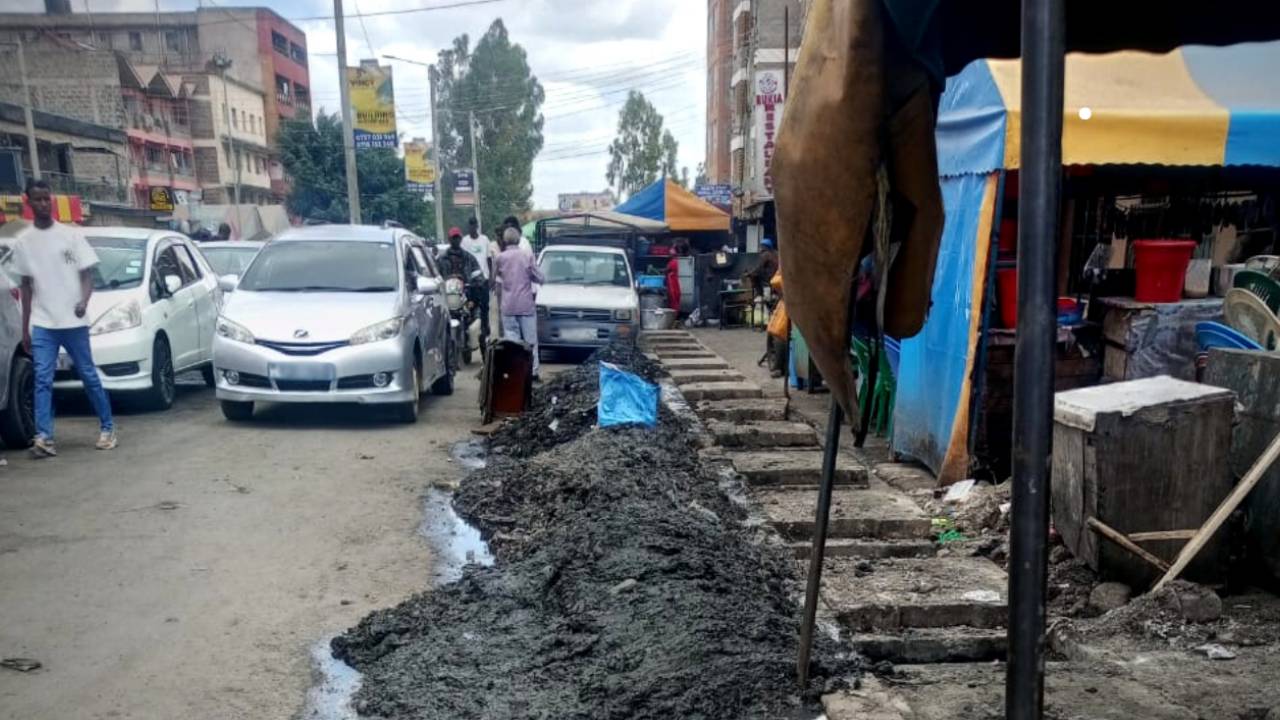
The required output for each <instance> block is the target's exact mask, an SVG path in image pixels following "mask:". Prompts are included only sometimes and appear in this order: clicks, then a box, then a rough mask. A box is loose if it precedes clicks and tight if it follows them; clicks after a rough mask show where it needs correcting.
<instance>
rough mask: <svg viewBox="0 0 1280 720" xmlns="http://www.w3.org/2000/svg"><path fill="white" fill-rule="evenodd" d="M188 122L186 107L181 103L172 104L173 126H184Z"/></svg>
mask: <svg viewBox="0 0 1280 720" xmlns="http://www.w3.org/2000/svg"><path fill="white" fill-rule="evenodd" d="M188 122H190V120H189V119H188V117H187V106H186V104H184V103H182V102H176V103H174V104H173V124H174V125H183V126H185V125H186V124H187V123H188Z"/></svg>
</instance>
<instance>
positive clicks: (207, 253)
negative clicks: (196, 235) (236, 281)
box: [200, 247, 258, 275]
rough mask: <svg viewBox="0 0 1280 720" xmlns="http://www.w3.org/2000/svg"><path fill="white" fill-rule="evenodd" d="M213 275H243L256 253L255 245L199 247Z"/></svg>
mask: <svg viewBox="0 0 1280 720" xmlns="http://www.w3.org/2000/svg"><path fill="white" fill-rule="evenodd" d="M200 250H201V252H203V253H204V257H205V259H206V260H208V261H209V265H210V266H212V267H213V272H214V274H215V275H243V274H244V271H245V269H247V268H248V267H249V263H250V262H253V258H254V257H255V256H256V255H257V254H258V248H256V247H236V248H233V247H220V248H201V249H200Z"/></svg>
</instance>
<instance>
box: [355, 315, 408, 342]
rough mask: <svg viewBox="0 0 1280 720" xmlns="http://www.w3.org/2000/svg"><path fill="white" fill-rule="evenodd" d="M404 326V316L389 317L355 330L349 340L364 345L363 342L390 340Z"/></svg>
mask: <svg viewBox="0 0 1280 720" xmlns="http://www.w3.org/2000/svg"><path fill="white" fill-rule="evenodd" d="M403 328H404V318H402V317H398V318H391V319H390V320H383V321H382V322H380V323H375V324H373V325H370V326H369V327H367V328H363V329H361V330H357V331H356V334H355V335H352V336H351V340H350V341H349V342H350V343H351V344H352V345H364V344H365V343H371V342H379V341H381V340H390V339H391V338H394V337H398V336H399V335H400V330H401V329H403Z"/></svg>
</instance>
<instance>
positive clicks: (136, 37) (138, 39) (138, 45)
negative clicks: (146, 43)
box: [129, 32, 142, 52]
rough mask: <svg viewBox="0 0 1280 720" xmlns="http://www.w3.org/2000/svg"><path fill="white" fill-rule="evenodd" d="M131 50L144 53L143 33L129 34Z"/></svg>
mask: <svg viewBox="0 0 1280 720" xmlns="http://www.w3.org/2000/svg"><path fill="white" fill-rule="evenodd" d="M129 49H130V50H132V51H134V52H142V33H140V32H131V33H129Z"/></svg>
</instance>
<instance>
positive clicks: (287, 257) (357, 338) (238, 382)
mask: <svg viewBox="0 0 1280 720" xmlns="http://www.w3.org/2000/svg"><path fill="white" fill-rule="evenodd" d="M222 282H223V289H224V290H225V291H229V292H227V294H226V299H225V301H224V303H223V307H222V314H221V316H220V317H219V318H218V322H217V325H216V333H215V337H214V341H213V365H214V374H215V377H216V382H217V396H218V399H219V400H220V401H221V403H222V412H223V414H224V415H225V416H226V417H227V419H229V420H247V419H249V418H250V417H251V416H252V415H253V409H254V404H255V403H258V402H284V403H363V404H391V405H394V406H395V407H396V411H397V414H398V416H399V418H400V419H401V420H402V421H404V422H414V421H416V420H417V418H418V407H419V399H420V396H421V393H422V392H423V391H424V390H425V389H426V388H428V387H429V388H430V389H431V390H432V391H433V392H434V393H436V394H438V395H448V394H451V393H452V392H453V372H454V368H453V364H452V363H450V362H449V358H450V351H451V348H450V347H449V338H450V333H449V311H448V306H447V304H446V298H445V295H444V285H443V281H442V279H441V278H440V275H439V272H438V271H437V269H436V266H435V261H434V260H433V259H432V258H431V253H430V252H429V251H428V250H427V247H426V245H425V243H424V242H423V241H422V239H421V238H419V237H417V236H416V235H414V234H413V233H411V232H409V231H408V230H405V229H403V228H399V227H384V228H378V227H370V226H361V225H317V226H310V227H303V228H296V229H292V230H288V231H286V232H284V233H281V234H280V235H278V236H276V237H274V238H272V240H271V242H269V243H268V244H267V245H266V247H264V248H263V249H262V251H261V252H260V253H259V254H258V255H257V257H255V258H254V260H253V262H252V263H251V264H250V265H249V267H248V268H247V269H246V270H245V272H244V275H243V276H241V277H239V278H230V277H228V278H223V280H222Z"/></svg>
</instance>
